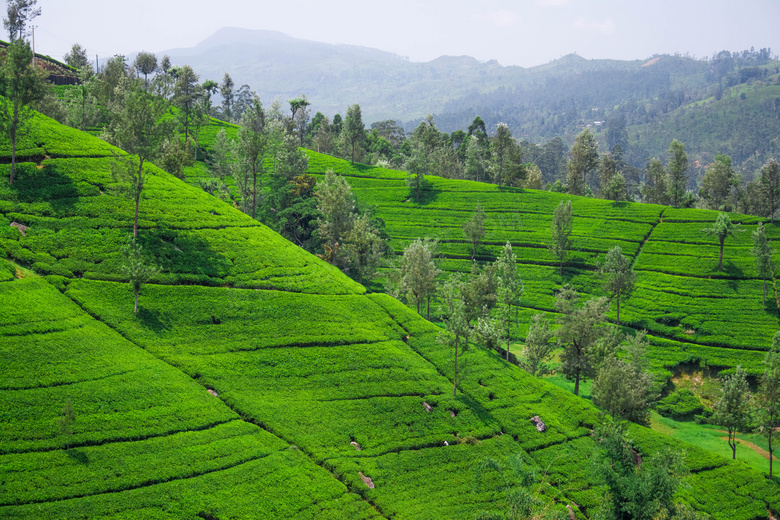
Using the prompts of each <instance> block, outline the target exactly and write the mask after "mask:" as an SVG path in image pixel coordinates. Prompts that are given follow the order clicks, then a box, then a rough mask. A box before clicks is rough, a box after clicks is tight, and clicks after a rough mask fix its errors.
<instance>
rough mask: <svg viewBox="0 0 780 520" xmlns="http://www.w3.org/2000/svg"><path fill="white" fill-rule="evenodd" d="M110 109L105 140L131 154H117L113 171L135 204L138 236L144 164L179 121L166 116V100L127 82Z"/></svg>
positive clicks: (135, 222) (172, 132)
mask: <svg viewBox="0 0 780 520" xmlns="http://www.w3.org/2000/svg"><path fill="white" fill-rule="evenodd" d="M108 108H109V111H110V113H111V122H110V123H109V125H108V126H107V127H106V130H105V135H106V139H107V140H108V142H110V143H111V144H114V145H116V146H118V147H119V148H122V149H123V150H125V151H126V152H127V153H128V154H130V155H115V157H114V162H113V163H112V165H111V172H112V174H113V176H114V178H115V180H117V181H118V182H120V185H121V189H122V190H124V191H125V193H126V194H127V195H128V196H129V197H130V198H131V199H133V200H134V201H135V217H134V219H133V237H137V236H138V213H139V207H140V204H141V193H142V192H143V188H144V186H145V184H146V172H145V170H144V163H145V162H146V161H147V160H153V159H155V158H157V157H159V156H160V154H161V153H162V150H163V147H164V145H165V143H166V142H167V141H168V140H169V139H170V138H171V137H172V136H173V134H174V131H175V128H176V122H175V120H173V119H171V118H164V117H163V116H164V115H165V114H166V113H167V112H168V106H167V103H166V101H165V100H164V99H162V98H159V97H157V96H152V95H151V94H148V93H146V92H145V91H143V90H141V88H140V87H137V86H135V85H134V84H132V83H131V82H128V81H127V80H126V82H125V84H124V87H123V88H121V89H118V91H117V95H116V97H115V99H114V100H113V101H112V102H111V103H110V104H109V107H108Z"/></svg>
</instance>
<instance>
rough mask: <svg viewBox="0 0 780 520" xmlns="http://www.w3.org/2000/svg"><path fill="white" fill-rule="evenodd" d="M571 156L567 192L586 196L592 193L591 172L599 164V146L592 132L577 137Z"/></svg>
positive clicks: (588, 131) (585, 131)
mask: <svg viewBox="0 0 780 520" xmlns="http://www.w3.org/2000/svg"><path fill="white" fill-rule="evenodd" d="M569 154H570V156H571V158H570V159H569V163H568V175H567V176H566V191H567V193H570V194H572V195H586V194H587V193H588V192H589V191H590V190H589V188H588V185H587V182H588V177H589V175H590V172H591V171H593V170H594V169H595V168H596V167H597V166H598V163H599V151H598V145H597V144H596V138H595V137H594V136H593V134H592V133H590V130H587V129H585V130H583V131H582V133H581V134H580V135H578V136H577V138H576V139H575V140H574V146H572V147H571V150H570V152H569Z"/></svg>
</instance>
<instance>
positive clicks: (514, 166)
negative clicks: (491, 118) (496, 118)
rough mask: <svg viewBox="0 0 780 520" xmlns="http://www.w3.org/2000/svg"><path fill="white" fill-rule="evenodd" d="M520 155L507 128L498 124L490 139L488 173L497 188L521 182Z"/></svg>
mask: <svg viewBox="0 0 780 520" xmlns="http://www.w3.org/2000/svg"><path fill="white" fill-rule="evenodd" d="M521 154H522V151H521V150H520V148H519V147H518V145H517V142H516V141H515V140H514V138H513V137H512V132H511V131H510V130H509V126H507V125H506V124H504V123H499V124H498V126H497V127H496V133H495V135H493V137H491V138H490V172H491V175H492V177H493V182H495V183H496V184H498V187H499V188H501V184H502V183H504V184H506V185H515V184H516V182H517V181H522V179H523V177H524V173H525V172H524V171H523V168H522V163H521V162H520V158H521Z"/></svg>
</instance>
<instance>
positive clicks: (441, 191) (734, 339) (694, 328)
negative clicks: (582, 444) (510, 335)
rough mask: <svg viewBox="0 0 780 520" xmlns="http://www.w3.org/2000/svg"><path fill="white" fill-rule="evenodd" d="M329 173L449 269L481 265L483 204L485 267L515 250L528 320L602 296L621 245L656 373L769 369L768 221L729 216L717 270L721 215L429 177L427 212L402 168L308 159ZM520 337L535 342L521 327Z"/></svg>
mask: <svg viewBox="0 0 780 520" xmlns="http://www.w3.org/2000/svg"><path fill="white" fill-rule="evenodd" d="M327 169H333V170H334V171H336V172H337V173H340V174H341V175H343V176H345V178H346V179H347V180H348V182H349V183H350V185H351V186H352V189H353V191H354V192H355V193H356V195H357V198H358V199H359V200H360V201H361V202H363V203H367V204H371V205H374V206H375V207H376V215H377V217H380V218H382V219H383V220H384V222H385V224H386V232H387V233H388V234H389V235H390V237H391V245H392V246H393V248H394V249H395V251H396V253H397V254H400V253H402V251H403V249H404V247H406V245H407V244H409V243H410V242H411V241H413V240H415V239H416V238H418V237H420V238H421V237H431V238H437V239H439V241H440V252H441V254H442V255H443V257H444V258H443V260H442V261H441V262H440V266H441V268H443V269H445V270H446V271H449V272H457V271H460V272H468V271H469V270H470V269H471V244H470V243H469V242H468V241H467V240H466V239H465V237H464V235H463V232H462V225H463V223H464V222H466V221H467V220H468V219H470V218H471V216H472V215H473V213H474V208H475V206H476V205H477V204H478V203H479V204H481V206H482V207H483V208H484V210H485V212H486V214H487V219H486V221H485V228H486V234H485V238H484V240H483V241H482V245H481V246H480V248H479V250H478V259H479V260H480V261H492V260H493V259H494V258H495V257H496V255H497V254H498V252H499V250H500V248H501V247H503V245H504V244H506V242H507V241H510V242H511V243H512V246H513V250H514V253H515V255H516V256H517V258H518V266H519V274H520V277H521V278H522V279H523V282H524V284H525V292H524V294H523V297H522V301H521V307H522V308H523V309H522V310H521V318H520V323H521V324H527V323H528V319H529V317H530V316H531V315H532V314H535V313H538V312H541V311H544V312H547V313H549V314H551V315H554V303H555V299H554V293H555V291H556V290H557V289H559V288H560V287H561V286H562V285H564V284H569V285H572V286H574V287H575V288H577V290H578V291H581V292H583V293H585V294H587V295H593V296H602V295H604V293H603V292H602V290H601V287H600V284H601V282H600V281H599V280H598V279H597V278H596V277H595V276H594V271H595V269H596V265H597V262H598V261H599V260H600V259H601V260H603V258H604V255H605V254H606V252H607V251H608V250H609V249H610V248H612V247H614V246H620V247H621V249H622V250H623V254H626V255H629V256H631V257H633V258H634V269H635V270H636V272H637V283H636V286H637V288H636V290H635V292H634V293H633V294H632V295H631V296H630V297H629V298H627V299H626V300H625V301H624V302H623V303H622V304H621V324H622V325H623V326H628V327H631V328H634V329H636V330H643V329H644V330H647V331H649V333H650V336H649V337H650V341H651V349H650V351H649V356H650V358H651V359H652V362H653V364H654V365H655V367H654V368H655V370H656V372H657V373H663V372H664V369H665V368H666V369H673V368H674V367H675V366H677V365H678V364H680V363H694V362H695V363H697V364H698V363H702V364H706V365H710V366H714V367H719V368H726V369H733V368H734V367H736V366H737V365H738V364H742V366H743V367H745V368H747V369H748V370H749V371H750V372H752V373H753V374H760V373H761V372H762V371H763V366H762V365H761V361H762V359H763V356H764V352H765V351H766V350H767V349H768V348H769V346H770V345H771V343H772V337H773V336H774V334H775V332H776V331H777V329H778V309H777V308H776V307H777V306H776V303H775V302H774V301H770V300H771V298H769V299H768V300H767V306H766V310H764V309H762V303H761V302H762V292H763V282H762V280H760V279H758V277H757V275H756V273H755V267H754V265H753V264H754V262H753V258H752V257H751V256H750V247H751V244H752V242H751V240H752V239H751V233H752V231H753V230H754V229H755V227H756V225H757V223H758V222H760V221H762V220H763V219H761V218H758V217H752V216H746V215H734V214H733V215H731V218H732V220H734V221H737V222H741V223H742V224H743V229H744V232H742V233H738V234H737V236H736V238H733V239H732V238H729V239H728V240H727V241H726V251H725V261H724V271H723V272H718V271H716V267H717V260H718V253H719V249H718V246H717V241H716V239H715V238H714V237H710V236H706V235H704V233H702V232H701V230H702V229H703V228H705V227H708V226H709V225H710V224H711V223H712V222H714V221H715V218H716V217H717V212H715V211H705V210H688V209H673V208H666V207H663V206H656V205H651V204H636V203H627V202H620V203H613V202H611V201H606V200H599V199H587V198H582V197H573V196H570V195H564V194H557V193H550V192H543V191H536V190H522V189H516V188H502V189H499V188H498V187H497V186H496V185H492V184H483V183H477V182H472V181H461V180H453V179H441V178H438V177H432V176H428V177H426V179H427V181H428V182H429V186H428V190H427V192H426V194H425V197H424V201H423V202H422V203H421V204H419V205H418V204H416V203H415V202H414V198H413V197H412V196H411V195H410V192H409V188H408V187H407V186H406V184H405V173H404V172H395V171H392V170H384V169H381V168H368V167H364V166H361V165H356V166H354V167H353V166H351V165H350V164H349V162H348V161H342V160H340V159H335V158H332V157H329V156H325V155H322V154H317V153H315V152H309V171H310V172H312V173H317V174H320V173H324V172H325V171H326V170H327ZM566 200H572V209H573V212H574V231H573V235H572V238H573V247H572V251H571V253H570V255H569V258H568V259H567V262H566V267H565V268H564V273H563V275H562V276H561V275H560V274H559V273H558V266H557V261H556V259H555V258H553V257H552V256H551V254H550V252H549V251H548V250H547V243H548V240H549V236H550V223H551V216H552V213H553V210H554V209H555V207H556V206H557V205H558V204H559V203H560V202H561V201H566ZM765 225H766V229H767V234H768V236H769V237H770V240H772V241H773V242H774V241H775V240H777V239H778V238H780V228H779V227H778V226H777V225H775V224H771V223H769V222H768V221H767V222H766V223H765ZM770 292H771V289H770ZM612 307H613V308H612V312H611V314H610V316H611V317H612V318H613V319H614V318H615V317H616V316H615V306H614V305H613V306H612ZM520 336H521V337H524V336H525V330H524V329H523V328H522V327H521V330H520Z"/></svg>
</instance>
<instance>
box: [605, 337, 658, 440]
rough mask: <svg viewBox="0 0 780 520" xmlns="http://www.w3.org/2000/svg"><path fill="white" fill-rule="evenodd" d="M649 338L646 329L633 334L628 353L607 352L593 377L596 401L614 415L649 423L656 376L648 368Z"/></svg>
mask: <svg viewBox="0 0 780 520" xmlns="http://www.w3.org/2000/svg"><path fill="white" fill-rule="evenodd" d="M646 349H647V341H646V340H645V335H644V333H643V332H640V333H638V334H637V335H635V336H633V337H631V338H630V339H629V340H628V345H627V346H626V351H627V352H626V357H625V358H618V357H616V356H615V355H608V356H607V357H606V359H605V360H604V362H603V363H602V364H601V366H599V368H598V372H597V373H596V376H595V377H594V379H593V385H592V387H591V395H592V396H593V403H594V404H595V405H596V406H598V407H600V408H602V409H604V410H606V411H608V412H609V413H610V414H611V415H612V417H613V418H615V419H617V418H620V419H625V420H628V421H632V422H635V423H638V424H643V425H647V424H649V422H650V421H649V415H650V406H651V405H652V403H653V401H654V400H655V398H656V395H655V393H654V392H653V376H652V374H650V372H648V371H647V362H646V360H645V352H646Z"/></svg>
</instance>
